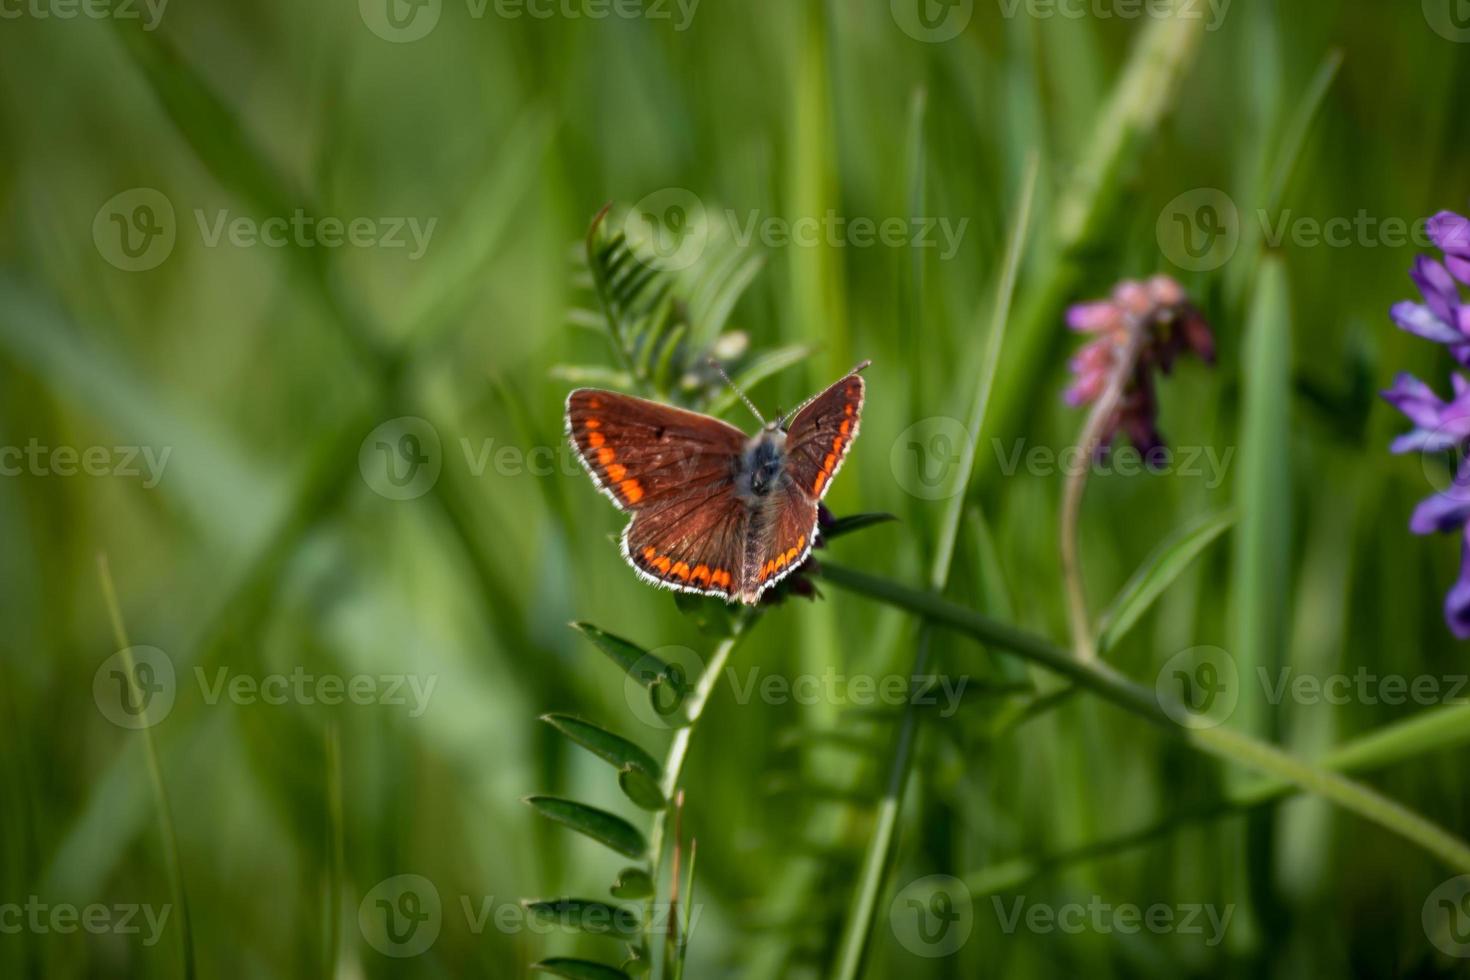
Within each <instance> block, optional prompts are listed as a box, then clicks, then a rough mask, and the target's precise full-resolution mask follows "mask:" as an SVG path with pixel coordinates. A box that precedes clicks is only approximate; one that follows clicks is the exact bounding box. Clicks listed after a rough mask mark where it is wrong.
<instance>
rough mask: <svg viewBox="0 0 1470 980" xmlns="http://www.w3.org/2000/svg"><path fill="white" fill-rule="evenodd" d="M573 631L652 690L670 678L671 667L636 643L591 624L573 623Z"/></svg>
mask: <svg viewBox="0 0 1470 980" xmlns="http://www.w3.org/2000/svg"><path fill="white" fill-rule="evenodd" d="M572 629H574V630H577V631H579V632H580V633H581V634H582V635H583V636H585V637H587V639H589V640H591V641H592V642H593V643H594V644H596V645H597V649H599V650H601V651H602V652H603V653H605V654H607V655H608V656H609V657H611V658H612V661H613V663H615V664H617V665H618V666H619V667H621V668H623V670H624V671H625V672H626V673H627V674H628V676H629V677H631V678H633V679H634V680H635V681H637V682H638V683H639V684H642V685H643V686H644V687H646V688H649V689H650V690H651V689H652V688H653V686H654V685H655V684H661V683H664V682H665V680H666V679H667V677H668V676H669V665H668V664H666V663H664V662H663V661H662V660H660V659H659V658H657V657H655V656H654V655H653V654H651V653H649V652H648V651H647V650H645V649H643V648H642V647H640V646H638V645H637V644H636V643H633V642H631V641H629V640H625V639H623V638H622V637H621V636H614V635H612V634H611V633H608V632H605V631H603V630H600V629H598V628H597V627H596V626H593V625H592V624H591V623H573V624H572Z"/></svg>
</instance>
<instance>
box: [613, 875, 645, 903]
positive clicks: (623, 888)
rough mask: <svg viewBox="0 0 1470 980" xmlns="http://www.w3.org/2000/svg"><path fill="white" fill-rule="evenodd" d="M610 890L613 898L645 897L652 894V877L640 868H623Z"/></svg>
mask: <svg viewBox="0 0 1470 980" xmlns="http://www.w3.org/2000/svg"><path fill="white" fill-rule="evenodd" d="M611 891H612V894H613V897H614V898H647V897H648V896H650V895H652V894H653V879H652V878H650V877H649V876H648V872H647V871H644V870H643V869H642V868H624V869H623V870H622V871H620V872H618V880H617V881H615V882H613V886H612V889H611Z"/></svg>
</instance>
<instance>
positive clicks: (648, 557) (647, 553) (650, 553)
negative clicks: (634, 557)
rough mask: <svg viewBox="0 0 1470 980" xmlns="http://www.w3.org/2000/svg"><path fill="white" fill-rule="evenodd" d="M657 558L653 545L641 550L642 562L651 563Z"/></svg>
mask: <svg viewBox="0 0 1470 980" xmlns="http://www.w3.org/2000/svg"><path fill="white" fill-rule="evenodd" d="M657 557H658V552H657V551H654V550H653V545H649V546H648V547H647V548H644V549H643V560H644V561H649V562H651V561H653V560H654V559H655V558H657Z"/></svg>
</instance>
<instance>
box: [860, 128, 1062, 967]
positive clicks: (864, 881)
mask: <svg viewBox="0 0 1470 980" xmlns="http://www.w3.org/2000/svg"><path fill="white" fill-rule="evenodd" d="M1038 166H1039V164H1038V161H1037V159H1036V158H1035V157H1034V156H1033V157H1032V158H1031V160H1030V162H1029V164H1028V166H1027V168H1026V176H1025V178H1024V179H1023V182H1022V188H1021V197H1020V203H1019V206H1018V207H1017V209H1016V218H1015V223H1014V224H1013V226H1012V230H1011V238H1010V242H1009V244H1008V246H1007V249H1006V260H1005V264H1004V266H1003V271H1002V273H1001V276H1000V281H999V283H998V284H997V292H996V297H995V306H994V309H993V311H992V313H993V316H992V320H991V324H990V336H989V338H988V341H987V344H986V353H985V357H984V362H983V364H982V366H981V370H980V374H979V379H978V381H977V383H976V386H975V401H974V404H973V405H972V406H971V410H970V418H969V422H970V425H969V429H968V431H969V433H970V438H969V439H967V440H966V441H965V443H964V445H963V447H962V449H961V457H960V465H959V467H958V473H957V477H956V479H957V482H956V486H957V487H958V488H960V492H958V493H956V494H954V495H953V496H952V497H950V499H949V504H948V507H947V510H946V512H945V517H944V520H943V523H942V524H941V525H940V531H939V541H938V544H937V547H936V548H935V554H934V567H933V569H932V570H931V573H930V586H931V588H933V589H934V590H935V591H936V592H938V591H942V590H943V589H944V587H945V585H946V583H947V582H948V581H949V567H950V561H951V558H952V557H953V555H954V548H955V541H956V539H957V538H958V536H959V528H960V515H961V514H963V513H964V498H965V493H964V489H965V488H966V487H967V486H968V485H969V480H970V472H971V470H972V469H973V466H974V462H975V442H974V440H975V438H976V435H977V434H978V433H979V432H980V429H981V427H982V426H983V424H984V422H985V412H986V409H987V407H988V406H989V404H990V392H991V388H992V385H993V382H994V380H995V371H996V367H997V365H998V363H999V359H1000V348H1001V343H1002V340H1003V338H1004V335H1005V326H1006V321H1007V319H1008V318H1009V315H1010V306H1011V297H1012V295H1013V294H1014V292H1015V287H1016V276H1017V273H1018V270H1019V268H1020V263H1021V255H1022V253H1023V252H1024V251H1025V246H1026V235H1027V232H1028V230H1029V228H1030V223H1031V202H1032V200H1033V198H1034V196H1035V191H1036V176H1037V170H1038ZM931 643H932V636H931V632H930V630H929V629H928V627H927V625H926V626H922V627H920V630H919V638H918V643H917V650H916V651H915V655H914V669H913V671H912V672H911V676H922V675H923V674H924V672H925V671H926V670H927V668H928V663H929V655H930V648H931ZM919 718H920V713H919V710H918V705H917V699H910V701H909V703H908V704H907V705H906V706H905V707H904V713H903V719H902V721H900V722H899V725H898V728H897V730H896V732H895V735H894V741H893V749H892V755H891V759H890V762H889V766H888V777H887V783H886V786H885V788H884V792H883V797H882V799H881V800H879V802H878V812H877V816H876V818H875V820H874V828H873V835H872V837H870V838H869V840H868V847H867V851H866V853H865V854H864V856H863V863H862V870H861V871H860V873H859V875H858V882H857V888H856V890H855V891H854V893H853V900H852V905H851V907H850V908H849V910H848V915H847V921H846V922H845V923H844V924H843V932H842V941H841V945H840V946H839V948H838V954H837V962H836V965H835V967H834V968H833V972H832V976H833V977H834V978H836V980H855V978H856V977H858V976H859V975H860V974H861V972H862V969H863V964H864V962H865V960H866V959H867V954H868V949H869V945H870V942H871V938H872V934H873V923H874V919H875V917H876V915H877V909H878V896H879V893H880V892H881V890H882V888H883V883H884V880H885V879H886V877H887V873H888V868H889V865H890V863H891V862H892V859H893V851H894V848H895V846H896V844H897V839H898V816H899V811H900V809H901V807H902V805H903V790H904V786H905V784H906V783H907V782H908V776H909V767H910V765H911V764H912V762H913V752H914V740H915V738H916V737H917V735H918V727H919Z"/></svg>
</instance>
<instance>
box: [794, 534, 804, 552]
mask: <svg viewBox="0 0 1470 980" xmlns="http://www.w3.org/2000/svg"><path fill="white" fill-rule="evenodd" d="M805 547H806V535H805V534H803V535H802V536H801V537H799V538H797V539H796V550H797V551H800V550H801V549H802V548H805Z"/></svg>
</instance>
